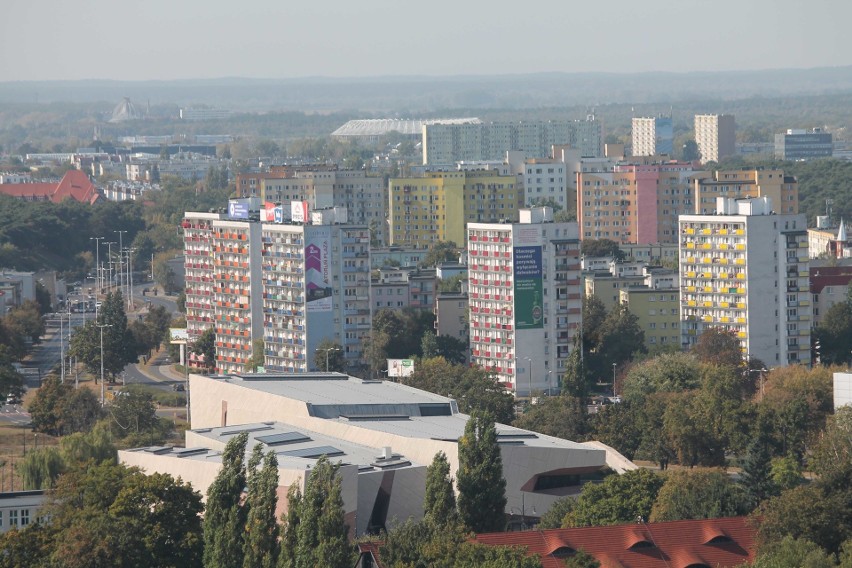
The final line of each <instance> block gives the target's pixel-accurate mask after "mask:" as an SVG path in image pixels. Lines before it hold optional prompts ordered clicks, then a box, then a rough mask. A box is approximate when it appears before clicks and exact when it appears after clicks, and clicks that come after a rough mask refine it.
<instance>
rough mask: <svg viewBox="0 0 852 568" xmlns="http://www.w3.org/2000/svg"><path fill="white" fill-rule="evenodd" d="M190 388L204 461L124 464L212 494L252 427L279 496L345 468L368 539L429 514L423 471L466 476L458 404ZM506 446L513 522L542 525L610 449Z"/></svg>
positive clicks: (297, 389)
mask: <svg viewBox="0 0 852 568" xmlns="http://www.w3.org/2000/svg"><path fill="white" fill-rule="evenodd" d="M189 384H190V389H189V390H190V393H191V396H190V400H191V402H192V406H191V409H190V412H191V419H192V427H193V429H192V430H190V431H188V432H187V433H186V447H187V448H195V449H196V451H197V453H196V454H195V455H193V456H185V457H180V455H182V453H183V452H186V451H187V450H186V449H175V448H142V449H137V450H130V451H122V452H120V454H119V457H120V459H121V461H122V462H124V463H126V464H128V465H136V466H139V467H141V468H143V469H144V470H145V471H151V472H153V471H157V472H163V473H170V474H172V475H181V476H182V477H183V478H184V479H187V480H190V481H192V483H193V485H194V486H195V488H196V489H197V490H199V491H201V492H202V493H205V492H206V491H207V487H208V486H209V484H210V483H212V481H213V479H214V477H215V475H216V471H218V468H219V467H220V463H221V458H219V457H217V456H216V455H214V454H212V453H210V452H220V451H221V449H222V448H224V444H225V443H226V439H228V438H230V437H232V436H233V435H235V434H236V433H238V432H240V431H242V430H245V429H250V431H251V436H252V440H251V441H250V442H249V447H252V446H253V445H254V443H255V442H256V441H257V442H261V443H264V444H266V445H267V446H269V447H274V448H275V449H276V453H278V455H279V476H280V479H281V481H280V485H281V490H280V491H279V498H281V496H282V495H285V494H286V488H287V487H288V486H289V485H290V484H291V483H292V482H293V481H297V480H301V481H298V482H299V483H304V476H305V474H306V472H307V471H308V469H309V468H310V467H311V466H312V464H313V463H315V461H316V460H317V459H319V457H320V456H321V455H323V454H325V455H328V456H329V457H330V459H331V460H332V461H333V462H336V461H340V462H342V463H344V464H347V465H346V466H344V468H346V467H350V469H343V470H341V471H343V472H344V473H343V475H344V503H345V509H346V514H347V515H348V518H349V519H350V520H352V519H354V522H350V526H357V530H358V534H363V532H364V531H366V530H368V528H369V529H371V530H374V529H375V528H377V527H383V526H385V524H386V523H387V522H389V521H391V520H392V519H393V518H394V517H396V519H397V520H399V521H403V520H405V519H406V518H408V517H412V518H414V519H419V518H420V517H421V516H422V514H423V510H422V504H423V495H424V492H425V467H426V466H427V465H428V464H430V463H431V462H432V459H433V458H434V456H435V454H437V453H438V452H440V451H442V452H444V454H446V456H447V459H448V461H449V463H450V467H451V472H452V474H453V476H455V475H456V472H457V471H458V440H459V438H460V437H461V436H462V435H463V434H464V429H465V425H466V424H467V421H468V419H469V418H470V417H469V416H468V415H466V414H462V413H460V412H459V410H458V405H457V403H456V401H455V400H453V399H452V398H447V397H443V396H439V395H435V394H432V393H429V392H426V391H422V390H418V389H414V388H411V387H408V386H404V385H401V384H397V383H393V382H390V381H377V380H365V379H359V378H356V377H350V376H348V375H344V374H341V373H299V374H245V375H231V376H216V377H206V376H201V375H190V381H189ZM267 426H268V427H269V428H270V429H268V430H267V429H266V427H267ZM257 428H262V429H261V430H258V429H257ZM267 436H273V438H271V439H270V438H267ZM497 438H498V443H499V444H500V448H501V454H502V458H503V475H504V477H505V479H506V497H507V505H506V514H507V515H510V516H511V515H514V516H517V517H525V518H527V519H529V518H532V517H538V516H540V515H542V514H543V513H544V512H545V511H547V509H548V508H549V507H550V506H551V504H552V503H553V502H555V501H556V500H557V499H559V498H560V497H563V496H565V495H571V494H575V493H578V492H579V491H580V488H581V486H582V483H583V482H584V481H585V479H586V478H587V477H588V476H589V475H593V474H595V473H596V472H598V471H599V470H600V469H602V468H603V467H604V466H605V465H606V461H607V451H605V450H604V449H600V448H597V447H594V446H591V445H585V444H580V443H575V442H571V441H568V440H562V439H559V438H554V437H551V436H545V435H543V434H537V433H535V432H531V431H529V430H522V429H520V428H514V427H512V426H507V425H504V424H497ZM294 450H296V451H299V452H302V450H304V452H308V453H301V455H296V454H293V453H290V452H292V451H294ZM281 452H283V453H281ZM377 456H381V459H379V458H378V457H377ZM187 458H188V459H187ZM347 476H350V477H351V478H347ZM281 500H282V501H283V499H281Z"/></svg>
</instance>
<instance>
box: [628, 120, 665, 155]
mask: <svg viewBox="0 0 852 568" xmlns="http://www.w3.org/2000/svg"><path fill="white" fill-rule="evenodd" d="M632 139H633V155H634V156H656V155H660V154H666V155H669V156H671V155H672V151H673V150H674V133H673V130H672V119H671V117H670V116H659V117H656V118H634V119H633V129H632Z"/></svg>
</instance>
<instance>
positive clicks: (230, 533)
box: [203, 432, 248, 568]
mask: <svg viewBox="0 0 852 568" xmlns="http://www.w3.org/2000/svg"><path fill="white" fill-rule="evenodd" d="M247 442H248V434H247V433H246V432H243V433H241V434H238V435H237V436H234V437H233V438H231V439H230V440H229V441H228V444H227V445H226V446H225V452H224V453H223V454H222V468H221V469H220V470H219V473H218V474H217V475H216V479H215V480H214V481H213V483H212V484H211V485H210V487H209V489H208V490H207V509H206V511H205V512H204V524H203V528H204V566H205V568H238V567H242V565H243V546H244V542H245V528H246V513H247V511H246V508H245V507H243V503H242V502H241V495H242V492H243V488H245V486H246V466H245V463H244V460H245V454H246V443H247Z"/></svg>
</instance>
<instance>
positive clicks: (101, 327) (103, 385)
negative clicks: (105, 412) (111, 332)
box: [97, 323, 112, 406]
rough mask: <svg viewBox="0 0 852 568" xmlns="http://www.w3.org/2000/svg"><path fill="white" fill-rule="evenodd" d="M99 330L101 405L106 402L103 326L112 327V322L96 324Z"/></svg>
mask: <svg viewBox="0 0 852 568" xmlns="http://www.w3.org/2000/svg"><path fill="white" fill-rule="evenodd" d="M97 326H98V327H99V328H100V330H101V406H104V405H105V404H106V386H105V384H104V328H105V327H112V324H109V323H106V324H97Z"/></svg>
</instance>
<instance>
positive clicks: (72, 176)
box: [51, 170, 100, 203]
mask: <svg viewBox="0 0 852 568" xmlns="http://www.w3.org/2000/svg"><path fill="white" fill-rule="evenodd" d="M69 197H70V198H72V199H74V200H76V201H79V202H81V203H94V202H95V201H97V199H98V197H100V195H99V194H98V190H97V188H96V187H95V184H93V183H92V181H91V180H90V179H89V176H87V175H86V174H85V173H83V172H81V171H80V170H68V171H67V172H65V175H64V176H62V180H61V181H60V182H59V185H58V186H57V187H56V191H55V192H54V193H53V197H52V198H51V201H53V202H54V203H59V202H61V201H62V200H64V199H67V198H69Z"/></svg>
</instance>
